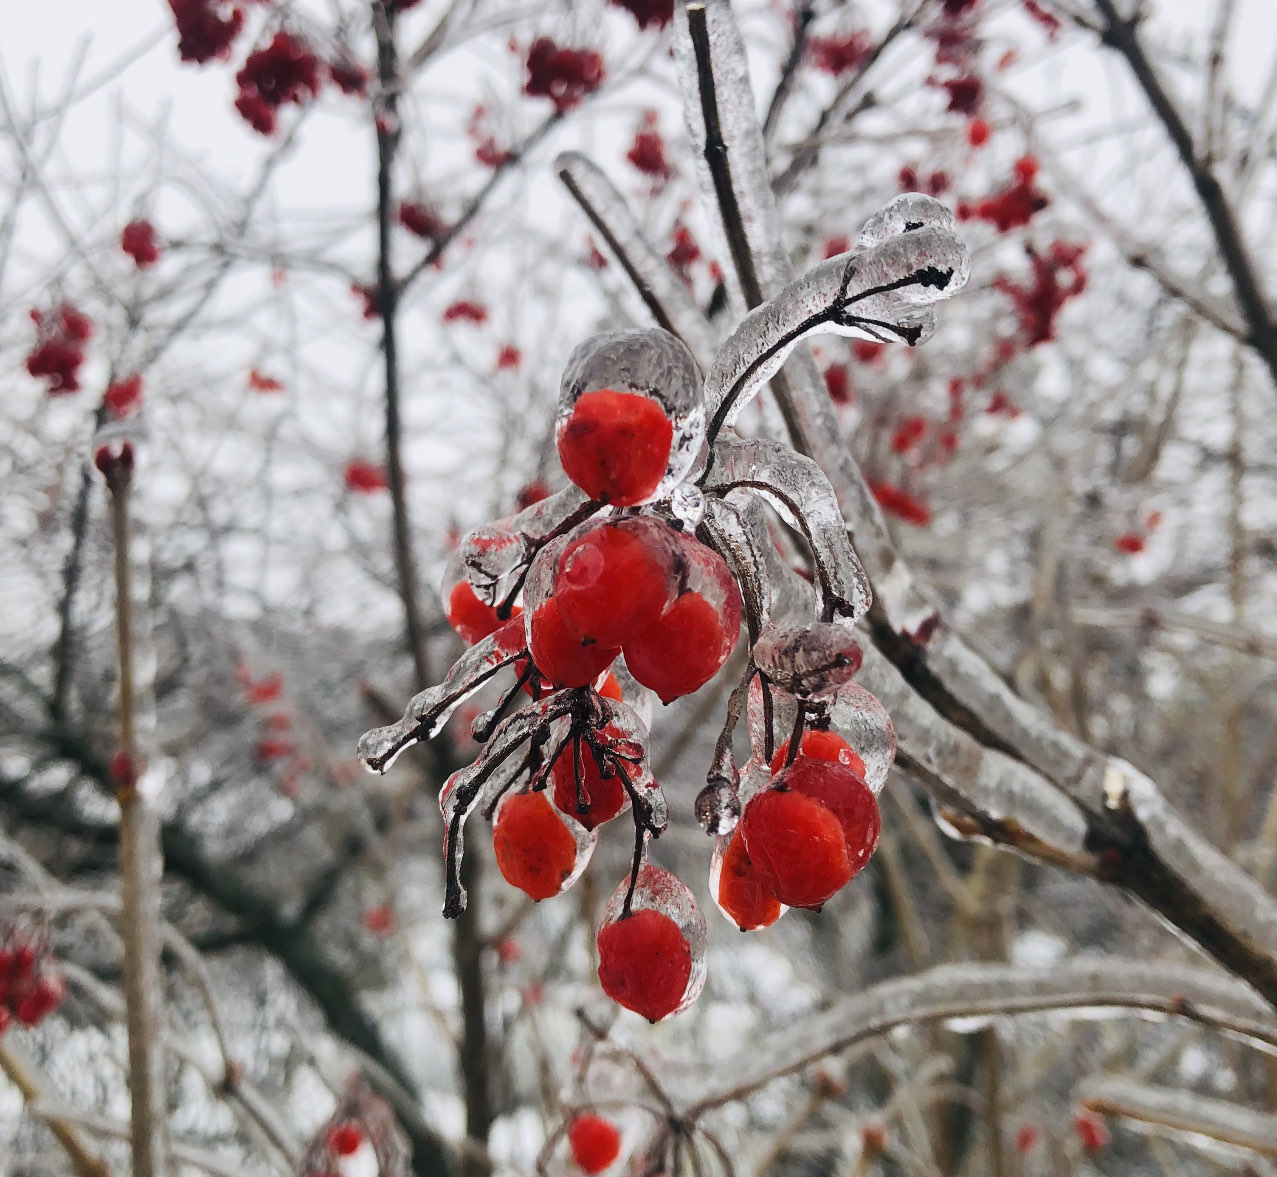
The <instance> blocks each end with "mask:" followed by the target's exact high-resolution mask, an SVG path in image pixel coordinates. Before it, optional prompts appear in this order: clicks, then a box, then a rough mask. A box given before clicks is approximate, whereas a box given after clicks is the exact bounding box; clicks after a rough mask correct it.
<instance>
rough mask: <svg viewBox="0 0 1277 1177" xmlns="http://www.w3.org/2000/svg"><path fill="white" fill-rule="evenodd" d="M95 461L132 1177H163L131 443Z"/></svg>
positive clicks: (151, 813) (153, 838) (157, 870)
mask: <svg viewBox="0 0 1277 1177" xmlns="http://www.w3.org/2000/svg"><path fill="white" fill-rule="evenodd" d="M96 460H97V463H98V467H99V469H100V470H101V471H102V473H103V476H104V477H105V479H106V485H107V490H108V491H109V492H110V496H111V538H112V541H113V544H114V557H115V625H116V657H117V663H118V667H119V719H120V751H119V754H118V758H117V764H116V766H115V767H116V771H115V776H116V799H117V800H118V802H119V806H120V893H121V910H120V930H121V935H122V938H123V940H124V994H125V1002H126V1005H127V1019H126V1020H127V1024H128V1037H129V1096H130V1100H131V1107H132V1115H131V1119H130V1129H131V1135H130V1141H131V1145H132V1152H133V1175H134V1177H160V1175H162V1174H164V1173H165V1172H166V1171H167V1167H168V1166H167V1156H168V1126H167V1117H166V1115H165V1106H164V1090H165V1088H164V1062H163V1053H162V1044H163V1038H162V1033H163V1029H162V1028H163V1024H164V1016H163V1012H162V991H161V981H160V877H161V875H162V873H163V869H164V868H163V863H162V860H161V858H160V843H159V819H158V816H157V813H156V810H155V805H154V798H153V797H152V796H150V793H149V791H148V790H146V789H144V788H143V787H141V785H142V781H141V779H140V778H141V777H142V776H143V774H144V773H145V765H144V764H143V763H142V758H141V750H140V748H139V745H138V732H137V727H136V718H137V706H138V696H137V688H136V683H135V678H134V669H135V667H134V600H133V580H132V561H133V551H132V542H131V535H130V513H129V498H130V488H131V486H132V481H133V449H132V446H131V445H129V444H128V443H125V445H124V446H123V447H122V448H121V450H120V451H119V452H118V453H113V452H110V451H109V450H108V449H106V448H105V447H104V448H103V449H101V450H99V451H98V456H97V459H96Z"/></svg>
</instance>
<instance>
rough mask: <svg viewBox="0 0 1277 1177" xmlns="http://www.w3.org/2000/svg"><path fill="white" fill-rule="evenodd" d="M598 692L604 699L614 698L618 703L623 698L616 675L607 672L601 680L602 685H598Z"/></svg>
mask: <svg viewBox="0 0 1277 1177" xmlns="http://www.w3.org/2000/svg"><path fill="white" fill-rule="evenodd" d="M599 694H600V695H602V696H603V698H605V699H615V700H616V701H617V702H618V703H619V702H621V701H622V699H624V696H623V695H622V694H621V684H620V683H619V682H617V681H616V675H614V674H609V675H608V676H607V678H605V679H604V680H603V685H602V686H601V687H599Z"/></svg>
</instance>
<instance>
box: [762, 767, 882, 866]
mask: <svg viewBox="0 0 1277 1177" xmlns="http://www.w3.org/2000/svg"><path fill="white" fill-rule="evenodd" d="M773 783H774V785H775V787H777V788H786V789H789V790H791V791H792V792H794V793H801V794H802V795H803V796H804V797H810V798H811V799H812V800H813V801H819V802H820V803H821V804H822V805H823V806H824V807H825V808H826V809H828V810H829V812H830V813H832V814H833V815H834V817H836V818H837V819H838V823H839V824H840V825H841V826H842V832H843V836H844V837H845V838H846V840H847V857H848V858H849V859H850V860H851V873H852V875H853V876H854V875H856V874H858V873H859V872H860V871H861V870H863V869H864V866H865V864H866V863H867V862H868V861H869V859H870V857H871V856H872V854H873V852H874V850H875V849H877V847H878V835H879V834H881V833H882V817H881V815H880V814H879V813H878V799H877V798H876V797H875V796H874V795H873V793H872V792H871V791H870V789H869V786H868V785H866V784H865V781H864V777H863V776H862V775H861V774H860V773H858V772H856V771H854V770H853V769H850V768H848V767H847V766H846V765H844V764H839V763H838V762H837V761H830V760H816V759H814V758H812V757H810V756H799V757H797V758H795V760H794V763H793V764H791V765H790V766H789V767H788V768H787V769H786V770H785V771H784V772H782V773H781V774H780V775H779V776H778V777H777V778H776V780H775V781H774V782H773Z"/></svg>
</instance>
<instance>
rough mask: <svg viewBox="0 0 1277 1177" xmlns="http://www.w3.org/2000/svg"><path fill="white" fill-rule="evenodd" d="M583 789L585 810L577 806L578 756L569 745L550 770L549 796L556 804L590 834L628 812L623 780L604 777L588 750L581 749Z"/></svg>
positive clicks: (592, 754)
mask: <svg viewBox="0 0 1277 1177" xmlns="http://www.w3.org/2000/svg"><path fill="white" fill-rule="evenodd" d="M581 786H582V792H583V793H584V794H585V801H586V803H587V807H586V808H585V809H581V808H580V807H579V806H578V805H577V785H576V756H575V754H574V753H573V751H572V745H571V744H569V745H568V746H567V747H566V748H565V749H564V750H563V751H562V752H561V753H560V754H559V758H558V759H557V760H556V761H555V762H554V767H553V768H551V769H550V792H551V795H552V796H553V798H554V804H555V805H557V806H558V807H559V809H561V810H562V811H563V812H564V813H566V814H568V815H569V816H570V817H574V818H575V819H576V820H577V821H578V822H580V823H581V825H583V826H584V827H585V828H586V829H587V830H593V829H597V828H598V827H599V826H601V825H602V824H603V823H604V822H606V821H611V820H612V818H614V817H616V815H617V814H619V813H620V812H621V810H622V809H624V808H625V802H626V799H627V794H626V792H625V786H624V785H623V784H621V778H620V776H619V775H617V776H611V777H605V776H604V775H603V774H602V773H601V772H600V771H599V766H598V762H597V761H596V760H595V759H594V753H593V752H591V751H590V750H589V748H583V749H582V755H581Z"/></svg>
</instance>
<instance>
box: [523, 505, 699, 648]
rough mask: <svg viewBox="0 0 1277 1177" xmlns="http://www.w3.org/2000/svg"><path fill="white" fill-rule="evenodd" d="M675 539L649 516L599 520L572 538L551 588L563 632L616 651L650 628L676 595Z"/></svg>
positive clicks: (678, 560) (677, 560)
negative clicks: (567, 630) (610, 647)
mask: <svg viewBox="0 0 1277 1177" xmlns="http://www.w3.org/2000/svg"><path fill="white" fill-rule="evenodd" d="M674 534H675V533H674V532H673V529H672V528H670V527H669V526H668V525H667V524H665V523H663V522H661V520H659V519H654V518H651V517H649V516H636V517H632V518H624V519H604V520H599V521H597V522H590V523H586V524H584V525H583V526H582V527H580V528H578V529H577V530H576V531H575V532H573V533H572V534H571V535H570V536H569V537H568V542H567V544H566V545H565V546H564V548H563V551H562V554H561V555H560V556H559V559H558V564H557V567H556V569H555V574H554V588H553V594H554V600H555V601H557V602H558V605H559V611H560V613H561V614H562V616H563V621H564V623H565V624H566V625H567V627H568V628H569V629H570V630H571V631H572V632H574V633H575V634H577V635H578V636H579V637H580V638H582V639H584V640H586V641H592V642H597V643H598V644H599V645H601V646H620V645H621V644H622V643H623V642H625V641H627V640H628V639H630V638H632V637H634V636H636V635H637V634H640V633H642V632H643V630H645V629H647V628H648V626H650V625H652V624H654V623H655V622H656V621H657V619H658V618H659V617H660V616H661V614H662V613H664V612H665V610H666V608H667V607H668V606H669V605H670V604H671V602H672V601H673V600H674V595H675V593H676V592H677V589H678V571H679V566H680V563H681V553H680V552H679V550H678V546H677V541H676V540H675V539H674ZM534 656H535V655H534Z"/></svg>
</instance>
